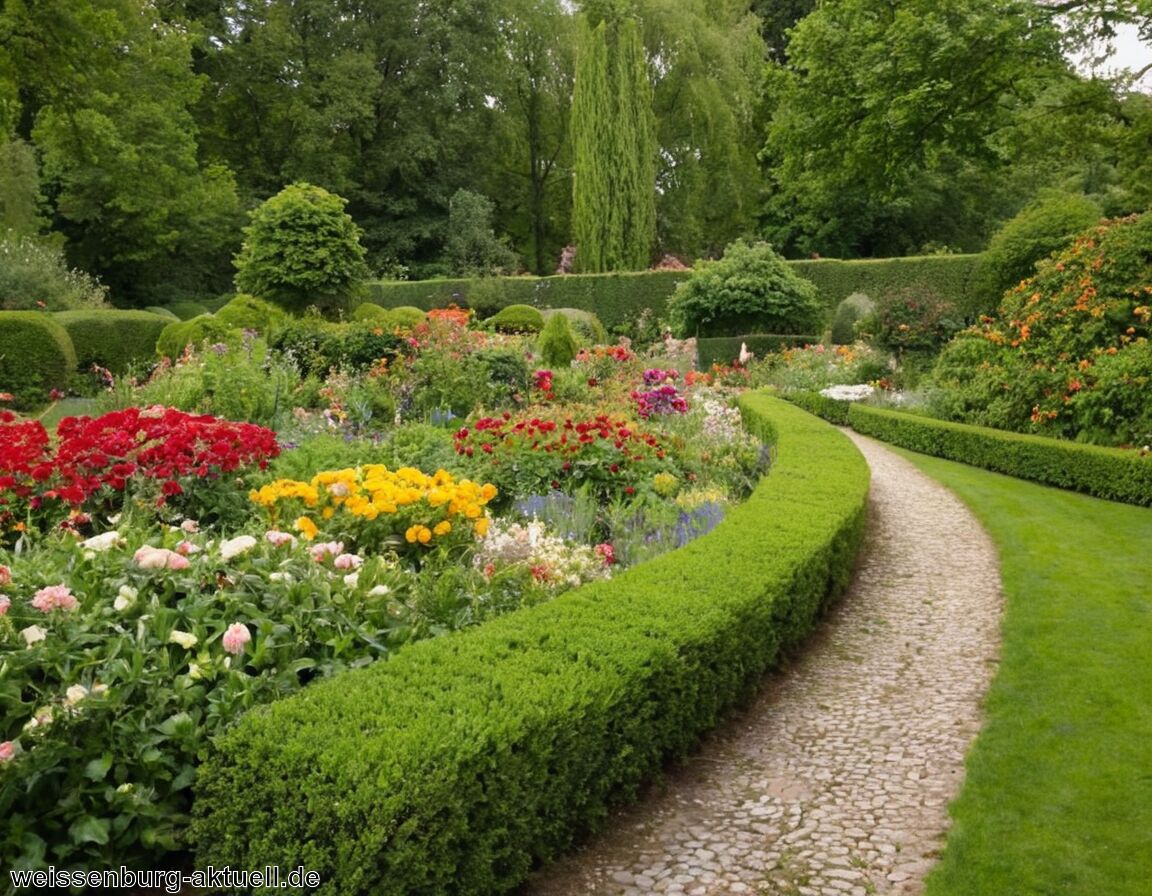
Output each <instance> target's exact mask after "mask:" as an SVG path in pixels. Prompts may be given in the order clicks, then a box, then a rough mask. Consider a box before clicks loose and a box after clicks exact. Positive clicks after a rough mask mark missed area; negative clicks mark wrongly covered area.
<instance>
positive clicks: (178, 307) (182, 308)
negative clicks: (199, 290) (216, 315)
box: [168, 300, 212, 320]
mask: <svg viewBox="0 0 1152 896" xmlns="http://www.w3.org/2000/svg"><path fill="white" fill-rule="evenodd" d="M168 309H169V310H170V311H171V312H172V313H173V314H175V315H176V316H177V317H178V318H180V320H192V318H194V317H199V316H200V315H201V314H211V313H212V312H211V311H210V310H208V306H207V305H204V304H202V303H201V302H193V301H191V300H186V301H183V302H173V303H172V304H171V305H169V306H168Z"/></svg>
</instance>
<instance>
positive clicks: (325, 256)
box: [235, 182, 368, 313]
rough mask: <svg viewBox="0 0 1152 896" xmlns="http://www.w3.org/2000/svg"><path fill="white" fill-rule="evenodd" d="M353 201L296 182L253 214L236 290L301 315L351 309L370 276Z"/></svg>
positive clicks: (240, 258)
mask: <svg viewBox="0 0 1152 896" xmlns="http://www.w3.org/2000/svg"><path fill="white" fill-rule="evenodd" d="M346 204H347V201H346V200H344V199H341V198H340V197H339V196H336V195H334V194H332V193H329V192H328V191H327V190H325V189H322V188H321V187H316V186H313V185H312V184H308V183H303V182H299V183H294V184H292V185H291V186H288V187H285V188H284V189H283V190H281V191H280V192H279V193H277V194H276V195H275V196H273V197H271V198H270V199H268V200H266V201H265V202H264V204H263V205H261V206H260V207H259V208H257V209H256V210H255V211H253V212H252V221H251V223H250V224H249V225H248V226H247V227H246V228H244V244H243V246H242V247H241V249H240V253H239V254H238V255H237V256H236V259H235V265H236V288H237V289H238V290H239V291H241V292H248V293H252V294H253V295H256V296H259V297H261V298H265V299H268V300H270V301H272V302H275V303H276V304H277V305H280V306H281V307H282V308H284V309H285V310H288V311H292V312H295V313H299V312H302V311H304V309H305V308H307V307H308V306H309V305H316V306H317V307H319V308H321V309H334V308H343V307H347V305H348V303H349V301H350V299H351V297H352V296H353V295H354V294H355V293H356V292H357V291H358V289H359V287H360V284H361V283H362V282H363V281H364V279H365V278H366V277H367V275H368V269H367V267H366V266H365V264H364V247H363V246H362V245H361V244H360V235H361V231H360V228H359V227H357V226H356V223H355V222H354V221H353V220H352V218H351V217H350V216H349V215H348V214H347V213H346V212H345V211H344V206H345V205H346Z"/></svg>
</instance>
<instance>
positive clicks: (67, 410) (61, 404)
mask: <svg viewBox="0 0 1152 896" xmlns="http://www.w3.org/2000/svg"><path fill="white" fill-rule="evenodd" d="M98 413H99V411H97V410H96V402H95V400H93V399H91V398H62V399H61V400H60V401H54V402H53V403H52V404H50V405H48V407H46V408H45V409H44V410H43V411H41V412H40V413H38V414H31V415H30V416H32V417H35V418H36V419H37V420H39V421H40V422H41V423H43V424H44V427H45V428H46V429H48V430H49V431H50V432H54V431H55V429H56V424H58V423H59V422H60V421H61V420H63V419H64V418H65V417H80V416H83V415H85V414H87V415H89V416H91V415H95V414H98Z"/></svg>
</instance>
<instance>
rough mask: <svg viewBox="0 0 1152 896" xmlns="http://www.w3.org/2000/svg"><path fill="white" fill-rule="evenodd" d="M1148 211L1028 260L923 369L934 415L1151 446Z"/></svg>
mask: <svg viewBox="0 0 1152 896" xmlns="http://www.w3.org/2000/svg"><path fill="white" fill-rule="evenodd" d="M1150 247H1152V214H1144V215H1132V216H1129V217H1127V218H1119V219H1115V220H1111V221H1105V222H1103V223H1101V224H1100V225H1098V226H1096V227H1093V228H1092V229H1090V230H1088V231H1085V232H1084V233H1081V234H1080V235H1078V236H1077V237H1076V238H1075V239H1074V240H1073V242H1072V244H1071V245H1070V246H1069V247H1068V248H1066V249H1065V250H1064V251H1062V252H1060V253H1057V254H1055V255H1053V256H1052V257H1051V258H1049V259H1047V260H1045V261H1043V262H1041V263H1040V265H1039V266H1038V269H1037V273H1036V275H1035V276H1034V277H1032V278H1030V279H1028V280H1025V281H1023V282H1022V283H1020V284H1019V285H1018V286H1016V287H1015V288H1014V289H1012V290H1010V291H1009V292H1007V293H1006V294H1005V296H1004V299H1003V302H1002V303H1001V306H1000V309H999V311H998V312H997V314H996V315H995V316H987V317H985V318H984V319H983V320H982V322H981V324H980V325H979V326H977V327H973V328H971V329H969V330H966V331H965V332H963V333H961V334H960V335H959V336H958V337H957V338H956V339H955V340H954V341H953V342H952V344H950V345H949V346H948V347H947V349H945V351H944V352H942V353H941V356H940V358H939V360H938V361H937V364H936V368H935V369H934V370H933V373H932V383H933V387H934V391H933V392H932V393H931V394H930V407H931V408H932V410H933V411H934V412H935V413H937V414H938V415H940V416H943V417H946V418H948V419H952V420H958V421H961V422H966V423H978V424H981V425H985V426H995V427H998V428H1001V429H1010V430H1016V431H1022V432H1037V433H1043V434H1046V435H1052V436H1057V437H1061V438H1069V439H1079V440H1082V441H1092V442H1096V443H1099V444H1112V445H1125V444H1127V445H1133V444H1135V445H1144V444H1148V443H1150V442H1152V427H1150V426H1149V421H1150V420H1152V389H1150V388H1149V387H1148V384H1149V381H1150V378H1152V371H1149V369H1148V368H1147V367H1146V366H1145V365H1146V359H1147V357H1148V349H1147V346H1146V342H1147V340H1148V338H1149V337H1150V336H1152V294H1149V292H1148V287H1149V284H1152V249H1150Z"/></svg>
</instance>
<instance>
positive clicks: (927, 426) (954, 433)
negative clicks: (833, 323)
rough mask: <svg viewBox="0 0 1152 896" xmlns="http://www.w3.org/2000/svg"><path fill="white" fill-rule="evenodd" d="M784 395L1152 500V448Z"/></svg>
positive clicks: (865, 425)
mask: <svg viewBox="0 0 1152 896" xmlns="http://www.w3.org/2000/svg"><path fill="white" fill-rule="evenodd" d="M785 397H786V398H787V399H788V400H789V401H791V402H792V403H794V404H796V405H797V406H799V407H802V408H804V409H805V410H807V411H810V412H811V413H813V414H817V415H819V416H820V417H823V418H824V419H825V420H828V421H830V422H832V423H837V424H840V425H847V426H851V427H852V428H853V429H854V430H856V432H858V433H861V434H863V435H866V436H872V437H873V438H876V439H880V440H881V441H883V442H888V443H890V444H892V445H899V446H900V447H901V448H907V449H908V450H909V451H918V452H919V453H921V454H930V455H932V456H933V457H943V458H945V459H946V460H954V461H959V462H960V463H963V464H968V465H969V466H972V467H981V468H983V469H985V470H991V471H993V472H994V473H1005V474H1007V475H1009V476H1015V477H1016V478H1017V479H1028V480H1030V481H1032V482H1039V483H1041V484H1042V485H1051V486H1055V487H1057V488H1063V489H1068V490H1069V491H1076V492H1084V493H1085V494H1088V495H1092V496H1094V497H1097V498H1106V499H1107V500H1109V501H1120V502H1122V503H1125V504H1138V505H1142V506H1152V455H1148V456H1145V457H1141V456H1140V455H1139V454H1137V453H1135V452H1133V451H1123V450H1121V449H1119V448H1102V447H1100V446H1099V445H1082V444H1080V443H1079V442H1067V441H1063V440H1061V439H1049V438H1045V437H1044V436H1037V435H1031V434H1028V433H1019V432H1006V431H1004V430H999V429H990V428H988V427H985V426H971V425H969V424H966V423H952V422H950V421H947V420H936V419H934V418H932V417H923V416H920V415H918V414H908V413H902V412H900V411H893V410H889V409H887V408H875V407H871V406H869V405H866V404H859V403H856V402H849V401H836V400H835V399H832V398H825V397H824V396H823V395H819V394H818V393H814V392H807V393H790V394H788V395H786V396H785Z"/></svg>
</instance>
